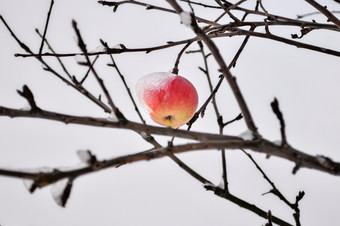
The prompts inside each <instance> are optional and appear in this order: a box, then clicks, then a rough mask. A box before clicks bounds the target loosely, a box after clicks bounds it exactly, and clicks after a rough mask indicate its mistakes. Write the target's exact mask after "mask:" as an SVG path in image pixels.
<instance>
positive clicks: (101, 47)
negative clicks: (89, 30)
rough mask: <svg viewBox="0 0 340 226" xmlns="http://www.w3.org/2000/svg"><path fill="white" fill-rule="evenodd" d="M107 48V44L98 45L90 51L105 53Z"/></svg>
mask: <svg viewBox="0 0 340 226" xmlns="http://www.w3.org/2000/svg"><path fill="white" fill-rule="evenodd" d="M106 51H107V48H106V47H105V46H97V48H96V49H95V50H92V51H89V53H105V52H106Z"/></svg>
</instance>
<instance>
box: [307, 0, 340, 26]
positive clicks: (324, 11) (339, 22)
mask: <svg viewBox="0 0 340 226" xmlns="http://www.w3.org/2000/svg"><path fill="white" fill-rule="evenodd" d="M305 1H306V2H308V3H309V4H310V5H312V6H313V7H314V8H316V9H317V10H319V11H320V12H321V13H322V14H324V15H325V16H326V17H327V18H328V19H329V20H330V21H332V22H333V23H334V24H335V25H336V26H338V28H340V20H339V19H338V18H337V17H336V16H334V14H333V13H331V12H330V11H329V10H328V9H327V7H325V6H322V5H320V4H319V3H317V2H316V1H314V0H305Z"/></svg>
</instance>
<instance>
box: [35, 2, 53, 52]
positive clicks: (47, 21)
mask: <svg viewBox="0 0 340 226" xmlns="http://www.w3.org/2000/svg"><path fill="white" fill-rule="evenodd" d="M53 4H54V0H51V5H50V9H49V10H48V13H47V19H46V24H45V29H44V34H43V36H42V40H41V44H40V48H39V54H41V52H42V50H43V47H44V42H45V37H46V33H47V28H48V23H49V21H50V16H51V12H52V7H53Z"/></svg>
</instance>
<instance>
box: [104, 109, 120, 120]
mask: <svg viewBox="0 0 340 226" xmlns="http://www.w3.org/2000/svg"><path fill="white" fill-rule="evenodd" d="M107 120H109V121H110V122H119V120H118V118H117V116H116V114H115V113H114V112H113V111H112V112H111V114H110V115H109V117H108V118H107Z"/></svg>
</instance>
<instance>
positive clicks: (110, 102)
mask: <svg viewBox="0 0 340 226" xmlns="http://www.w3.org/2000/svg"><path fill="white" fill-rule="evenodd" d="M72 26H73V28H74V30H75V32H76V35H77V38H78V46H79V48H80V49H81V50H82V52H83V53H84V56H85V58H86V61H87V63H88V66H89V67H90V69H91V71H92V73H93V75H94V76H95V77H96V79H97V81H98V83H99V85H100V87H101V88H102V90H103V92H104V94H105V96H106V98H107V100H108V102H109V105H110V106H111V108H112V110H113V112H114V114H115V115H116V117H117V118H118V119H119V120H121V121H125V120H126V118H125V117H124V115H123V114H122V113H121V112H120V111H119V109H118V108H117V107H116V105H115V104H114V103H113V100H112V98H111V96H110V94H109V92H108V90H107V89H106V87H105V84H104V81H103V80H102V79H101V78H100V77H99V75H98V74H97V72H96V70H95V69H94V67H93V66H92V63H91V61H90V58H89V56H88V55H87V49H86V45H85V43H84V41H83V39H82V37H81V35H80V31H79V29H78V27H77V23H76V21H74V20H73V21H72Z"/></svg>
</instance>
